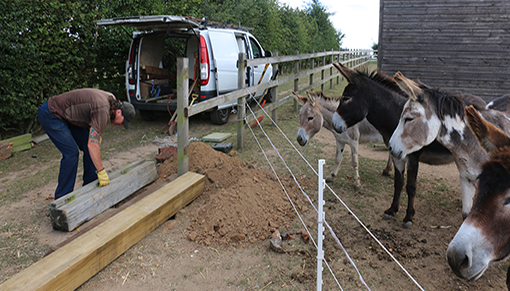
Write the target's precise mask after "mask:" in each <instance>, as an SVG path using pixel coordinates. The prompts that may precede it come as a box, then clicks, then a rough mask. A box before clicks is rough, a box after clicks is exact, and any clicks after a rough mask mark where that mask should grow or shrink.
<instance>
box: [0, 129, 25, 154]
mask: <svg viewBox="0 0 510 291" xmlns="http://www.w3.org/2000/svg"><path fill="white" fill-rule="evenodd" d="M31 141H32V134H30V133H27V134H23V135H18V136H15V137H11V138H8V139H4V140H2V142H12V153H17V152H21V151H24V150H28V149H31V148H32V144H31V143H30V142H31Z"/></svg>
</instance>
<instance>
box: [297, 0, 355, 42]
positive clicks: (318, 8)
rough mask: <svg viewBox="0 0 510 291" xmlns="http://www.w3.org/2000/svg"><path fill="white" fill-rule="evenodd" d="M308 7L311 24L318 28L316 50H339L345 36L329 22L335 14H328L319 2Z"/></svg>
mask: <svg viewBox="0 0 510 291" xmlns="http://www.w3.org/2000/svg"><path fill="white" fill-rule="evenodd" d="M307 5H308V6H307V8H306V12H307V14H308V16H309V18H310V22H311V23H312V24H314V25H315V26H316V28H317V29H316V31H317V34H316V39H315V40H314V42H315V50H316V51H322V50H331V49H334V50H339V49H340V47H341V44H342V39H343V38H344V36H345V35H344V34H342V33H341V32H340V31H339V30H338V31H337V30H336V29H335V27H334V26H333V24H332V23H331V20H329V17H330V16H333V15H334V14H333V13H330V12H328V11H327V8H326V7H325V6H324V4H322V3H321V2H320V1H319V0H312V2H310V3H308V4H307Z"/></svg>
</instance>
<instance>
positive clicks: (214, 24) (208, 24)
mask: <svg viewBox="0 0 510 291" xmlns="http://www.w3.org/2000/svg"><path fill="white" fill-rule="evenodd" d="M186 18H188V19H191V20H194V21H196V22H198V23H200V24H202V25H204V26H205V27H214V28H231V29H239V30H244V31H250V30H253V27H245V26H241V22H239V24H238V25H237V26H236V25H233V24H228V23H227V21H226V20H225V23H221V22H216V21H210V20H209V19H207V17H206V18H204V19H198V18H195V17H192V16H186Z"/></svg>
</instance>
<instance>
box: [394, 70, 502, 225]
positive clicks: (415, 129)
mask: <svg viewBox="0 0 510 291" xmlns="http://www.w3.org/2000/svg"><path fill="white" fill-rule="evenodd" d="M394 78H395V80H396V82H397V84H398V85H399V86H400V87H401V88H402V89H403V90H404V91H406V92H407V94H408V95H409V96H410V97H409V100H408V101H407V103H406V105H405V106H404V110H403V111H402V116H401V117H400V121H399V124H398V127H397V129H396V130H395V132H394V133H393V136H392V137H391V139H390V143H389V150H390V152H391V154H392V155H394V156H395V157H396V158H399V159H402V158H404V157H406V156H407V155H409V154H412V153H414V152H416V151H419V150H420V149H422V148H423V147H424V146H426V145H429V144H431V143H433V142H439V143H441V144H442V145H443V146H445V147H446V148H447V149H448V150H450V151H451V152H452V154H453V156H454V157H455V163H456V165H457V169H458V170H459V176H460V191H461V193H462V216H463V218H465V217H466V216H467V215H468V213H469V210H470V209H471V206H472V204H473V196H474V194H475V181H476V178H477V177H478V174H480V165H481V164H482V162H484V161H486V160H487V159H488V158H489V157H488V155H487V153H486V152H485V151H484V150H483V149H482V148H481V147H480V146H479V145H478V142H477V140H476V138H475V136H474V134H473V133H472V132H471V131H470V130H469V127H468V126H467V123H466V120H465V118H464V107H465V106H467V105H475V107H477V109H478V110H480V113H481V114H482V116H483V117H484V118H485V119H486V120H488V121H490V122H492V123H494V124H496V125H497V126H498V127H499V128H501V129H505V128H506V131H507V133H510V120H509V119H508V118H507V116H506V115H505V114H503V113H502V112H500V111H496V110H490V109H489V110H485V108H484V106H480V105H477V104H468V102H466V101H467V99H462V98H461V97H460V96H457V95H451V94H449V93H448V92H445V91H442V90H439V89H436V88H430V87H428V86H427V85H425V84H421V83H420V84H418V83H416V82H414V81H412V80H410V79H408V78H406V77H404V75H402V74H401V73H400V72H398V73H396V74H395V76H394Z"/></svg>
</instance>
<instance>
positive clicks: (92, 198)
mask: <svg viewBox="0 0 510 291" xmlns="http://www.w3.org/2000/svg"><path fill="white" fill-rule="evenodd" d="M157 178H158V173H157V169H156V162H155V161H144V160H138V161H136V162H133V163H131V164H129V165H127V166H126V167H124V168H122V169H119V170H117V171H115V172H114V173H112V175H110V181H111V182H110V184H109V185H108V186H106V187H99V186H98V184H97V183H91V184H88V185H86V186H84V187H82V188H80V189H78V190H76V191H73V192H71V193H69V194H68V195H65V196H63V197H60V198H59V199H57V200H55V201H53V202H52V203H50V205H49V211H50V218H51V224H52V227H53V229H54V230H61V231H72V230H73V229H75V228H76V227H77V226H79V225H80V224H82V223H84V222H86V221H88V220H90V219H92V218H94V217H95V216H96V215H98V214H100V213H102V212H104V211H105V210H106V209H108V208H110V207H112V206H113V205H115V204H117V203H119V202H120V201H122V200H124V199H125V198H126V197H128V196H129V195H131V194H133V193H134V192H136V191H137V190H138V189H140V188H142V187H144V186H145V185H147V184H149V183H151V182H153V181H155V180H156V179H157Z"/></svg>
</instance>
